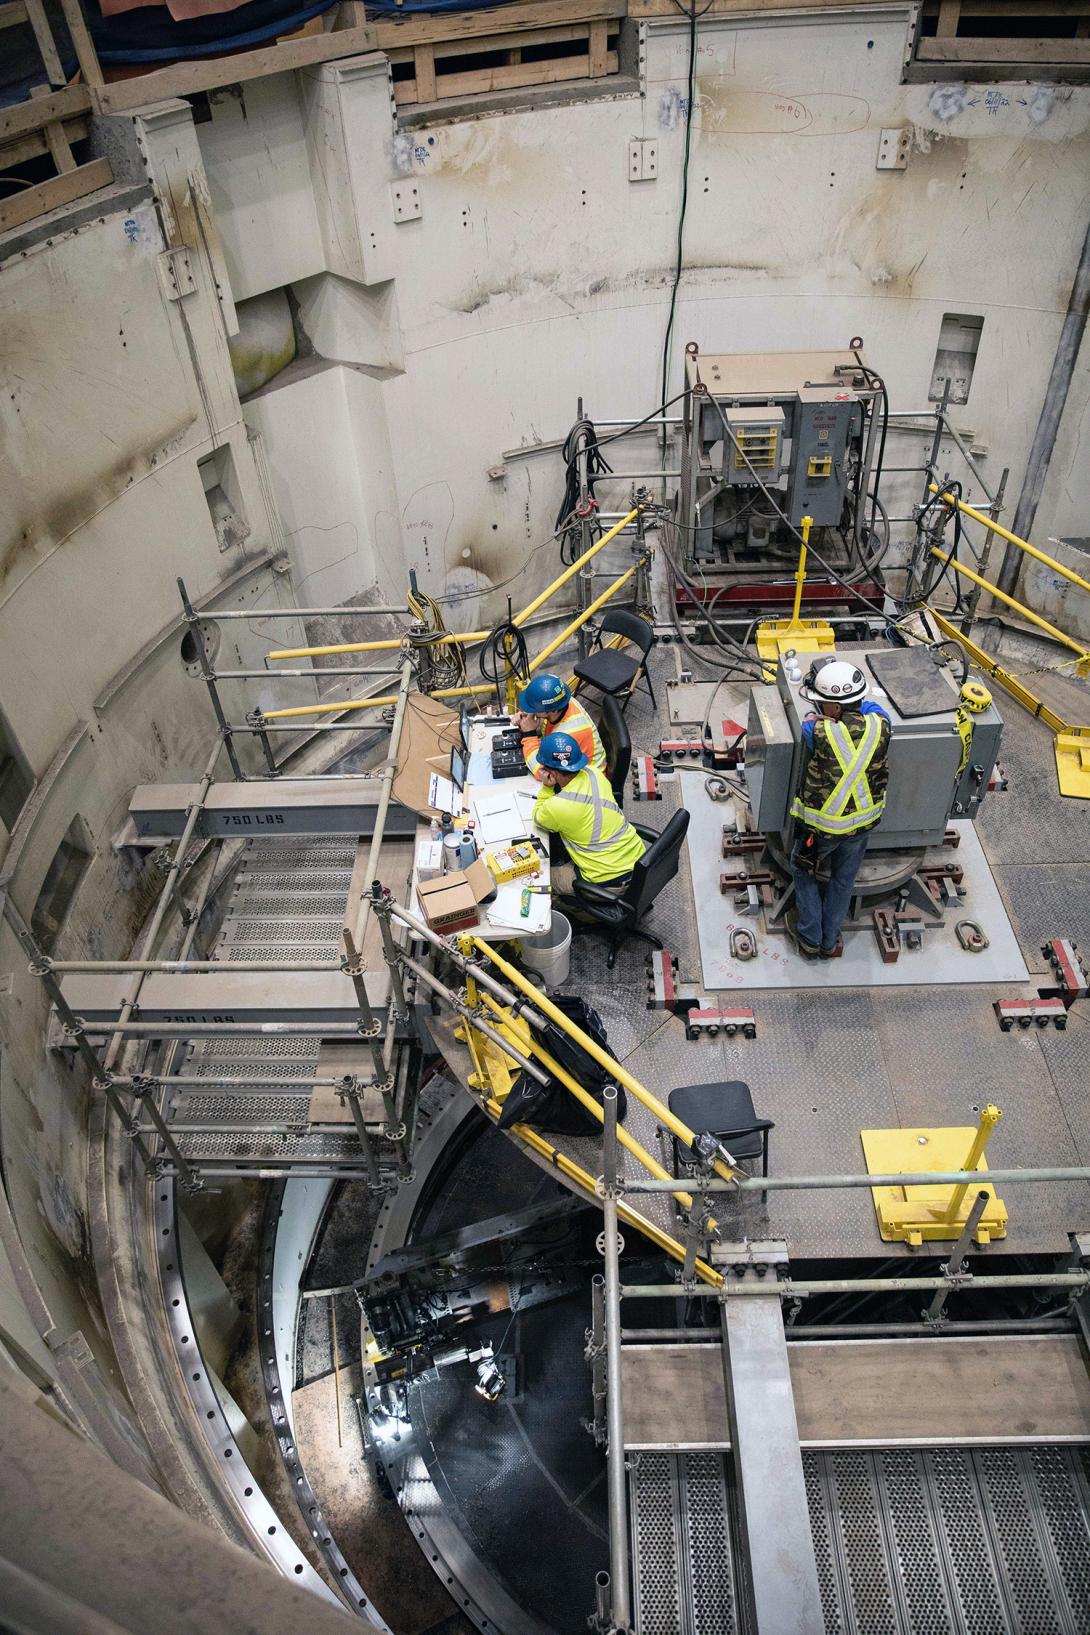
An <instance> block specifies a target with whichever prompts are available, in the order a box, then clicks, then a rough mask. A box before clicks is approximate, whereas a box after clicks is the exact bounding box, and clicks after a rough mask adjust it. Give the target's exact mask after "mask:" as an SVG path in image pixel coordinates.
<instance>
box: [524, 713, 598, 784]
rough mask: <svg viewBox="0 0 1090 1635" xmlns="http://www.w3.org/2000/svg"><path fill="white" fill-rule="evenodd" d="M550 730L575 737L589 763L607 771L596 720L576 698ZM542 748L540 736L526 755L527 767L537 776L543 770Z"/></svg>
mask: <svg viewBox="0 0 1090 1635" xmlns="http://www.w3.org/2000/svg"><path fill="white" fill-rule="evenodd" d="M548 730H549V731H550V732H566V733H569V734H570V735H571V737H573V738H574V739H575V741H576V743H577V744H578V745H579V748H580V749H581V750H582V751H583V753H584V755H585V756H586V757H587V760H588V762H589V764H590V765H591V766H596V767H597V768H598V771H599V772H604V771H605V769H606V756H605V750H604V749H603V748H602V741H601V739H600V738H599V737H598V734H597V733H596V732H595V730H594V722H593V721H592V720H591V718H590V716H589V715H588V714H587V713H586V711H585V710H584V709H583V708H582V706H581V705H579V704H577V703H576V702H575V699H574V698H573V699H572V701H571V703H570V704H569V705H568V707H567V709H566V710H565V712H564V716H563V719H562V720H560V721H558V722H557V723H556V725H555V726H553V725H552V724H551V723H550V726H549V729H548ZM580 734H582V735H583V737H582V740H581V739H580ZM540 748H541V739H540V738H539V739H538V740H537V742H536V745H535V747H534V748H533V749H532V750H531V751H530V753H529V755H527V756H526V766H527V769H528V770H529V771H530V772H532V773H533V775H534V777H535V778H536V777H537V776H538V773H539V772H540V770H541V763H540V761H539V760H538V756H537V752H538V750H539V749H540Z"/></svg>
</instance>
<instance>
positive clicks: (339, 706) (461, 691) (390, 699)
mask: <svg viewBox="0 0 1090 1635" xmlns="http://www.w3.org/2000/svg"><path fill="white" fill-rule="evenodd" d="M639 513H641V507H639V505H637V507H634V508H632V510H631V512H626V515H624V517H623V518H621V520H619V522H618V523H614V525H613V528H610V530H606V533H603V536H601V538H600V540H595V543H593V544H592V546H590V549H588V551H583V554H582V556H577V558H575V561H574V562H572V564H570V567H565V569H564V572H562V574H561V576H559V577H557V579H554V580H552V584H551V585H547V587H546V589H544V590H543V592H541V595H539V597H534V600H533V602H529V603H528V605H526V607H525V608H523V610H521V613H516V615H515V618H513V620H511V623H513V625H515V626H518V628H520V629H521V626H523V625H525V623H526V621H528V620H529V618H533V615H534V613H536V611H538V608H541V607H543V605H544V603H546V602H547V600H549V598H551V597H552V595H556V592H557V590H559V589H561V587H562V585H565V584H567V582H569V579H572V576H574V574H577V572H579V571H580V569H582V567H583V566H585V564H587V562H588V561H590V559H592V558H593V556H596V554H598V551H601V549H603V548H605V546H606V544H610V541H611V540H614V538H616V536H618V535H619V533H621V531H623V530H624V528H628V525H629V523H631V522H632V520H634V518H636V517H637V515H639ZM614 590H616V587H614ZM610 595H613V590H611V592H610ZM603 600H606V598H605V597H603V598H598V607H600V605H601V602H603ZM587 618H590V611H588V610H587V611H582V613H580V615H579V620H577V621H574V623H572V625H570V626H569V634H570V633H574V631H575V629H579V628H580V626H582V625H583V623H585V621H587ZM489 634H490V631H474V633H471V634H469V638H466V636H459V638H456V639H458V641H466V639H485V638H487V636H489ZM451 639H454V638H451ZM361 646H368V644H366V643H364V644H358V643H356V644H348V646H343V644H342V646H340V647H337V649H328V647H293V649H281V651H283V654H284V656H288V657H306V656H307V654H315V652H333V651H337V652H345V651H350V652H356V651H360V647H361ZM394 646H400V643H394ZM270 657H273V654H270ZM317 674H320V672H317ZM492 692H495V685H494V683H492V682H477V683H474V685H469V687H438V688H436V690H435V692H433V693H430V695H428V697H431V698H472V697H476V695H479V693H492ZM395 703H397V695H381V697H377V698H350V700H346V701H343V703H335V701H332V700H330V701H327V703H320V705H293V706H291V708H286V710H266V711H265V714H263V721H276V719H281V718H288V716H291V718H296V716H310V714H324V713H328V711H332V710H338V711H342V713H343V711H348V710H377V708H389V706H391V705H395Z"/></svg>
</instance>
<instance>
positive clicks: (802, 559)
mask: <svg viewBox="0 0 1090 1635" xmlns="http://www.w3.org/2000/svg"><path fill="white" fill-rule="evenodd" d="M801 526H802V544H801V545H800V546H799V565H798V567H797V568H796V569H795V605H794V607H793V608H792V609H791V623H792V624H798V622H799V613H800V612H801V610H802V587H803V585H804V584H805V583H806V547H807V546H808V545H809V543H810V529H811V528H812V527H813V526H814V519H813V517H803V519H802V525H801Z"/></svg>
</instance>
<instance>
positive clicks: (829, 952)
mask: <svg viewBox="0 0 1090 1635" xmlns="http://www.w3.org/2000/svg"><path fill="white" fill-rule="evenodd" d="M843 952H844V938H843V937H837V939H836V941H835V942H834V944H833V946H832V947H831V948H823V949H821V957H822V959H839V958H840V956H841V954H842V953H843Z"/></svg>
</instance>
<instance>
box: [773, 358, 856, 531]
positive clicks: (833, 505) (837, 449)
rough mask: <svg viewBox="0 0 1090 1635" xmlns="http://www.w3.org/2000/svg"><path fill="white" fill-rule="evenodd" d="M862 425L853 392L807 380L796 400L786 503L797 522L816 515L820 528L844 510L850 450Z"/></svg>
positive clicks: (833, 521)
mask: <svg viewBox="0 0 1090 1635" xmlns="http://www.w3.org/2000/svg"><path fill="white" fill-rule="evenodd" d="M862 426H863V409H862V406H861V405H860V403H859V400H858V398H857V397H856V396H855V395H854V393H851V392H841V391H827V390H824V389H822V388H821V387H815V386H804V387H803V388H802V389H801V390H800V392H799V394H798V401H797V403H796V405H795V413H794V423H793V426H792V439H791V475H790V478H789V481H788V493H787V505H786V507H785V509H786V511H787V514H788V516H789V517H790V518H791V521H792V522H793V523H794V524H795V526H796V527H798V525H799V523H800V522H801V521H802V519H803V517H813V519H814V525H815V527H817V528H835V527H836V526H837V525H838V524H839V522H840V520H841V517H842V515H843V512H844V498H845V489H846V486H847V475H848V472H847V467H848V450H849V448H850V446H851V443H852V440H853V439H854V438H857V437H858V436H859V434H860V432H861V430H862Z"/></svg>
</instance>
